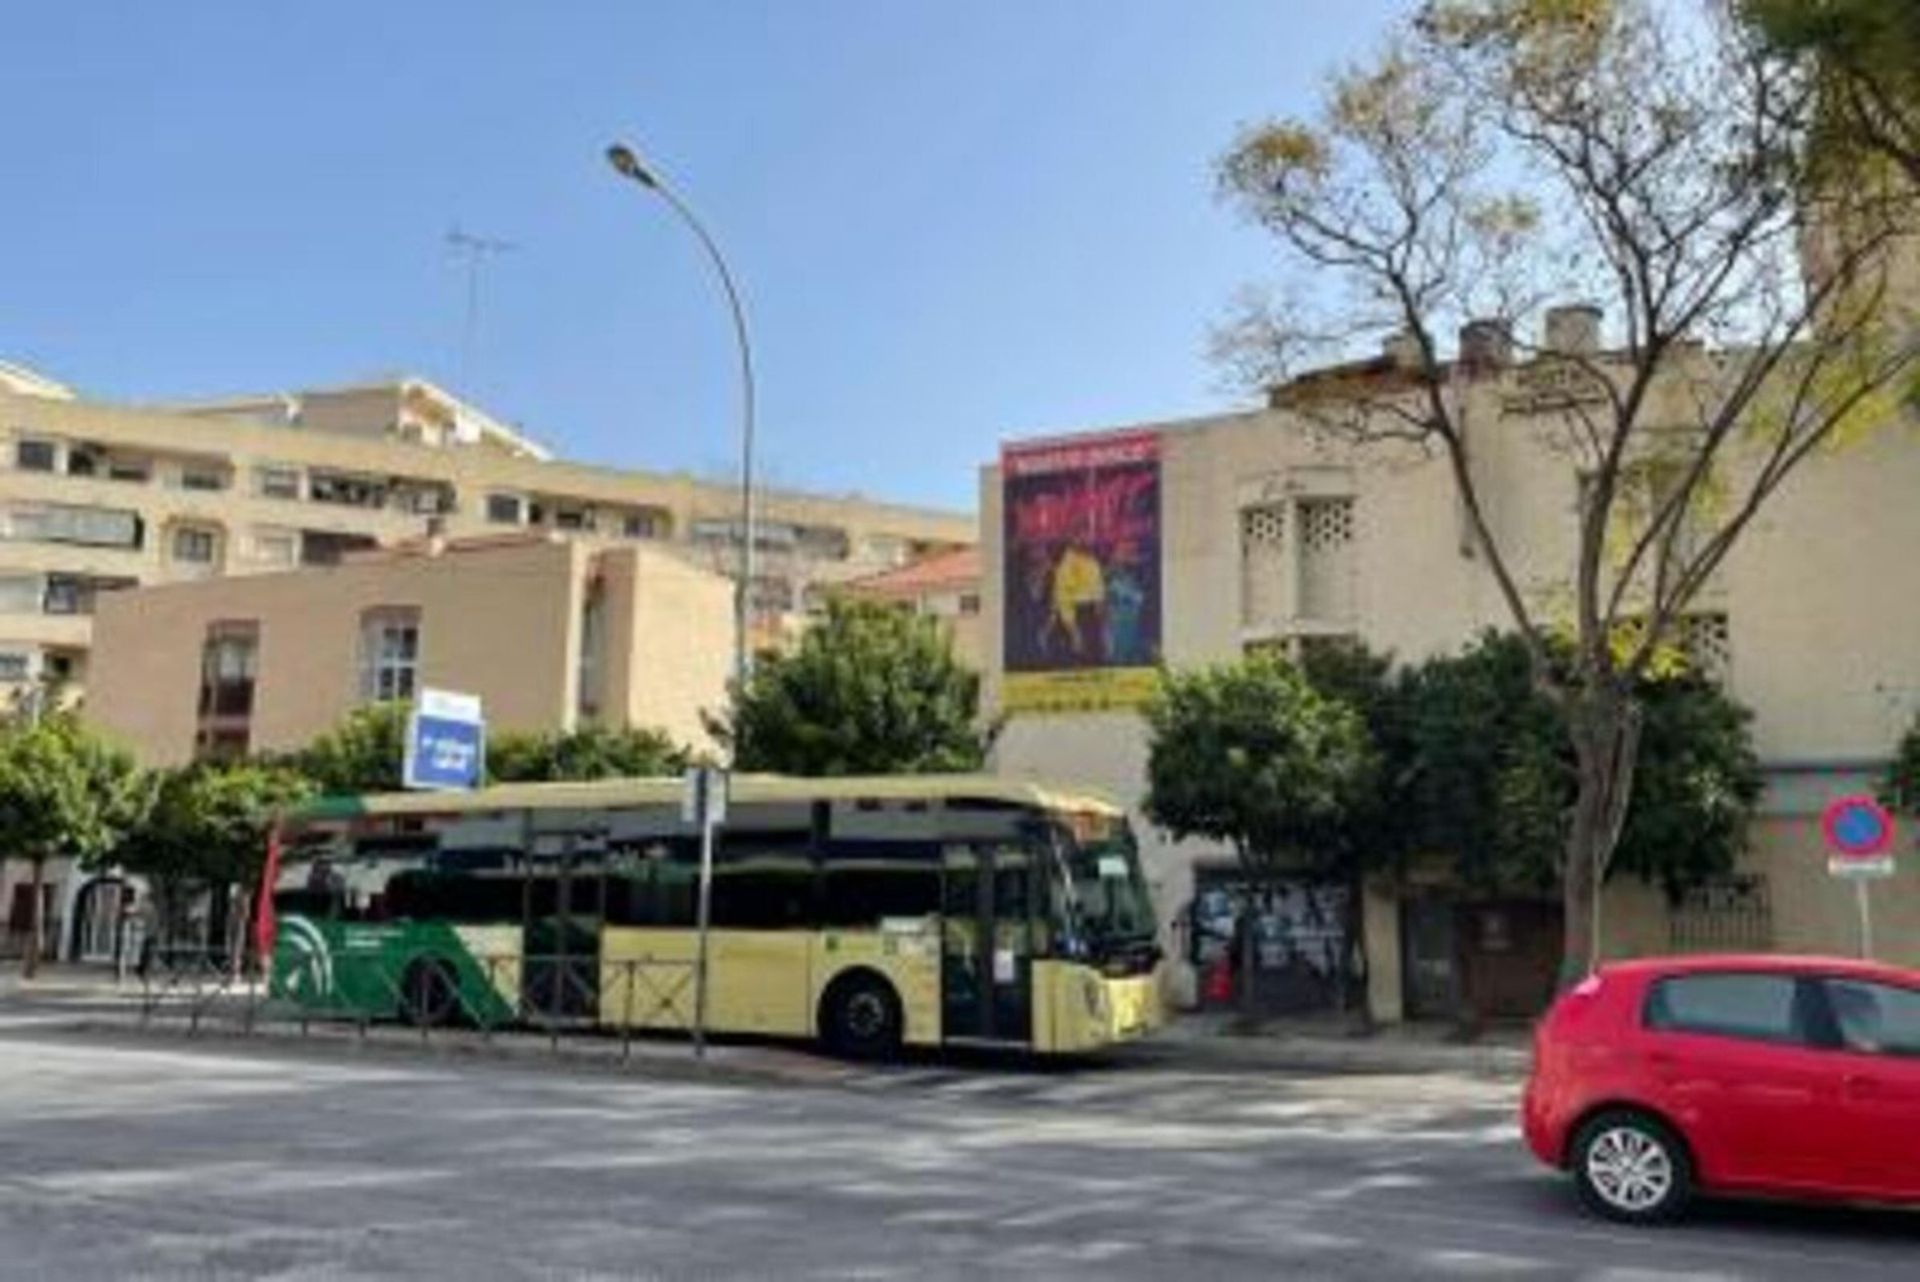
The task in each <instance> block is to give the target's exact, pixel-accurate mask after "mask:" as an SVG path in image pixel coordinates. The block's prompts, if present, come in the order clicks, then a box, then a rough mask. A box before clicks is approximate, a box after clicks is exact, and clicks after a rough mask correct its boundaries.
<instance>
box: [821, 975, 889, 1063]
mask: <svg viewBox="0 0 1920 1282" xmlns="http://www.w3.org/2000/svg"><path fill="white" fill-rule="evenodd" d="M821 1006H822V1007H823V1010H822V1012H821V1014H822V1019H821V1032H822V1033H823V1034H824V1035H825V1037H826V1041H827V1045H828V1046H829V1047H831V1048H832V1049H833V1050H834V1051H835V1052H837V1053H838V1054H841V1055H845V1056H847V1057H848V1058H850V1059H891V1058H893V1057H894V1056H895V1055H898V1054H899V1053H900V1036H901V1031H902V1018H901V1014H900V999H899V997H897V996H895V995H894V991H893V985H891V984H889V983H888V982H887V981H886V980H884V979H882V978H880V976H878V975H868V974H855V975H848V976H846V977H845V978H843V979H838V980H835V981H834V983H833V986H832V987H831V988H829V989H828V990H827V996H826V999H825V1000H824V1001H823V1002H821Z"/></svg>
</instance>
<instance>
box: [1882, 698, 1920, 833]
mask: <svg viewBox="0 0 1920 1282" xmlns="http://www.w3.org/2000/svg"><path fill="white" fill-rule="evenodd" d="M1880 800H1881V801H1883V802H1885V803H1886V804H1887V805H1889V806H1891V807H1893V808H1894V809H1895V810H1898V811H1901V812H1903V813H1905V814H1909V815H1920V716H1917V717H1915V718H1914V721H1913V724H1912V725H1911V726H1909V727H1907V732H1906V734H1904V735H1902V736H1901V737H1900V747H1899V749H1898V750H1897V751H1896V752H1895V754H1894V758H1893V762H1892V764H1890V765H1889V766H1888V767H1887V773H1886V774H1885V775H1884V776H1883V777H1882V778H1881V780H1880Z"/></svg>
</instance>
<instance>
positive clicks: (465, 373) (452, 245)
mask: <svg viewBox="0 0 1920 1282" xmlns="http://www.w3.org/2000/svg"><path fill="white" fill-rule="evenodd" d="M447 248H448V249H449V250H450V251H451V252H452V253H453V255H454V256H455V257H456V258H460V259H462V260H464V261H465V263H466V268H467V314H466V319H465V322H464V324H463V325H462V327H461V331H460V387H461V390H462V391H466V390H467V389H469V388H471V387H472V385H473V355H474V344H475V341H476V340H477V339H478V337H479V332H480V269H481V268H482V267H484V266H486V263H487V260H488V259H489V258H496V257H498V256H499V255H501V254H507V253H511V252H513V251H514V250H516V249H518V248H520V246H518V245H516V244H515V243H514V242H512V241H510V240H495V239H494V238H492V237H490V236H476V235H474V234H472V233H471V232H467V231H462V230H461V228H460V224H459V223H455V224H454V225H453V228H452V230H450V231H449V232H447Z"/></svg>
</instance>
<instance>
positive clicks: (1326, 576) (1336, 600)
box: [1299, 498, 1354, 619]
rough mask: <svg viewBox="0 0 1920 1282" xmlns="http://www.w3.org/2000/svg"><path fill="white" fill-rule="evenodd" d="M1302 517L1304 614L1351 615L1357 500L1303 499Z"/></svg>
mask: <svg viewBox="0 0 1920 1282" xmlns="http://www.w3.org/2000/svg"><path fill="white" fill-rule="evenodd" d="M1299 517H1300V610H1299V613H1300V615H1301V617H1302V618H1308V619H1344V618H1348V617H1351V615H1352V614H1353V528H1354V527H1353V500H1352V499H1350V498H1332V499H1302V500H1301V502H1300V509H1299Z"/></svg>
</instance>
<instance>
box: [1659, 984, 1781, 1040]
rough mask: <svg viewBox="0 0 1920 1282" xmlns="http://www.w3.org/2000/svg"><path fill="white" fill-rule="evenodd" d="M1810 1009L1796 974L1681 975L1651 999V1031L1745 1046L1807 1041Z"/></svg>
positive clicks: (1662, 986) (1661, 985) (1663, 985)
mask: <svg viewBox="0 0 1920 1282" xmlns="http://www.w3.org/2000/svg"><path fill="white" fill-rule="evenodd" d="M1805 1006H1806V1004H1805V1003H1804V1002H1803V1001H1802V1000H1801V999H1800V985H1799V981H1798V980H1796V979H1795V978H1794V977H1793V976H1791V975H1749V974H1739V975H1734V974H1719V975H1716V974H1703V975H1675V976H1672V977H1671V978H1668V979H1662V980H1660V981H1658V982H1657V983H1655V984H1654V986H1653V988H1652V989H1651V990H1650V991H1649V992H1648V994H1647V1006H1646V1012H1645V1023H1646V1026H1647V1027H1648V1028H1653V1029H1659V1030H1662V1031H1665V1032H1672V1033H1699V1034H1704V1035H1706V1036H1709V1037H1734V1038H1740V1039H1742V1040H1745V1041H1760V1042H1796V1043H1798V1042H1805V1041H1807V1040H1808V1039H1807V1035H1806V1029H1807V1020H1806V1018H1805Z"/></svg>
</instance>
